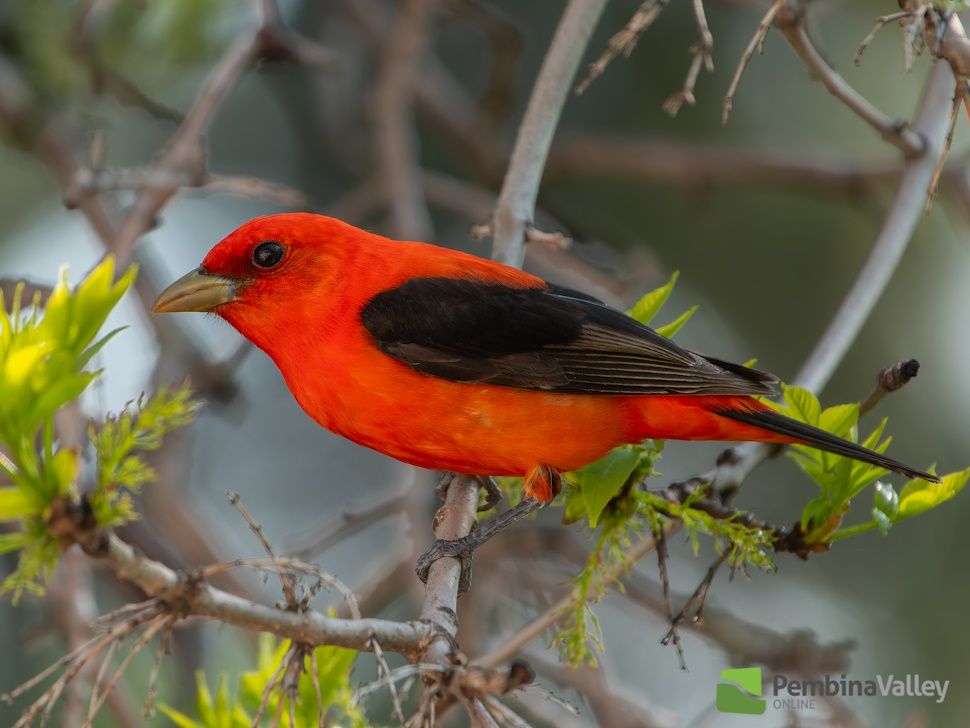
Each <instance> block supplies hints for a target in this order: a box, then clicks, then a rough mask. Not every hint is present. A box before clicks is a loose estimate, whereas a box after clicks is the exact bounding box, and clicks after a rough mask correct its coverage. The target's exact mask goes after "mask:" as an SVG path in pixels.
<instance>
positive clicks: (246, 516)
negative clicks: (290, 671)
mask: <svg viewBox="0 0 970 728" xmlns="http://www.w3.org/2000/svg"><path fill="white" fill-rule="evenodd" d="M224 493H225V496H226V500H227V501H229V505H231V506H232V507H233V508H235V509H236V510H237V511H239V515H241V516H242V517H243V520H244V521H246V525H247V526H249V530H250V531H252V532H253V533H254V534H256V538H257V539H259V543H260V544H261V545H262V547H263V550H264V551H265V552H266V554H267V555H268V556H269V557H270V559H271V560H274V561H275V560H276V552H275V551H273V545H272V544H271V543H270V542H269V539H268V538H266V534H265V533H263V527H262V526H260V525H259V523H258V522H257V521H256V519H255V518H253V515H252V514H251V513H250V512H249V511H248V510H247V509H246V506H244V505H243V502H242V499H241V498H240V497H239V494H238V493H234V492H233V491H231V490H229V489H228V488H227V489H226V490H225V491H224ZM278 573H279V577H280V584H281V585H282V587H283V597H284V598H285V599H286V606H287V608H288V609H289V610H290V611H293V612H295V611H297V610H298V609H299V606H300V605H299V602H298V601H297V598H296V584H295V583H294V580H293V577H292V575H290V573H289V572H287V571H283V570H280V571H279V572H278Z"/></svg>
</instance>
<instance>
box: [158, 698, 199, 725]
mask: <svg viewBox="0 0 970 728" xmlns="http://www.w3.org/2000/svg"><path fill="white" fill-rule="evenodd" d="M158 709H159V710H160V711H161V712H162V715H164V716H165V717H166V718H168V719H169V720H170V721H172V722H173V723H174V724H175V725H176V726H178V728H206V726H205V724H204V723H200V722H198V721H197V720H192V719H191V718H190V717H189V716H187V715H186V714H185V713H180V712H179V711H177V710H175V708H172V707H170V706H168V705H166V704H165V703H158Z"/></svg>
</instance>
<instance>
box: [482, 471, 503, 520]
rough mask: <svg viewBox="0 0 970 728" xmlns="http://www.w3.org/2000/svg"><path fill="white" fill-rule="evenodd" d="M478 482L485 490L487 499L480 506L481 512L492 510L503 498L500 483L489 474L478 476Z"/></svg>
mask: <svg viewBox="0 0 970 728" xmlns="http://www.w3.org/2000/svg"><path fill="white" fill-rule="evenodd" d="M477 480H478V484H479V485H480V486H481V487H482V489H483V490H484V491H485V501H484V502H483V503H482V504H481V505H480V506H479V507H478V512H479V513H484V512H485V511H490V510H492V509H493V508H494V507H495V506H497V505H498V504H499V502H500V501H501V500H502V491H501V490H499V487H498V485H497V484H496V483H495V481H494V480H492V479H491V478H490V477H488V476H487V475H483V476H481V477H479V478H477Z"/></svg>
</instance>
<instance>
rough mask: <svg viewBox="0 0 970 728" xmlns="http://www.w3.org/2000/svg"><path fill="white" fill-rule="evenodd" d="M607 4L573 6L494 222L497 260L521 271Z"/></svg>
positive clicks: (595, 0) (593, 1) (522, 130)
mask: <svg viewBox="0 0 970 728" xmlns="http://www.w3.org/2000/svg"><path fill="white" fill-rule="evenodd" d="M605 5H606V0H570V2H569V5H567V6H566V10H565V12H564V13H563V16H562V20H560V21H559V27H558V28H557V29H556V35H555V37H554V38H553V40H552V45H551V46H550V47H549V52H548V53H546V57H545V59H544V60H543V62H542V69H541V70H540V71H539V77H538V78H537V79H536V84H535V87H534V88H533V90H532V96H531V97H530V98H529V104H528V106H527V107H526V111H525V118H524V119H523V120H522V125H521V126H520V127H519V133H518V136H517V137H516V140H515V147H514V148H513V150H512V158H511V160H510V161H509V167H508V171H507V172H506V173H505V182H504V183H503V185H502V192H501V193H500V194H499V199H498V204H497V205H496V207H495V216H494V218H493V221H492V231H493V233H494V238H493V243H492V257H493V258H494V259H495V260H499V261H501V262H503V263H506V264H508V265H513V266H516V267H518V266H521V265H522V260H523V258H524V257H525V230H526V226H528V225H529V224H531V223H532V219H533V216H534V215H535V204H536V197H537V196H538V193H539V181H540V180H541V178H542V169H543V167H544V166H545V163H546V157H547V156H548V154H549V146H550V144H551V143H552V137H553V134H554V133H555V130H556V126H557V124H558V123H559V116H560V114H561V113H562V108H563V104H564V103H565V102H566V97H567V96H568V95H569V87H570V84H571V83H572V80H573V77H574V76H575V75H576V68H577V67H578V66H579V60H580V58H581V57H582V55H583V50H584V49H585V48H586V44H587V43H588V42H589V37H590V35H591V34H592V32H593V28H594V26H595V25H596V21H597V20H598V19H599V16H600V14H601V13H602V12H603V8H604V6H605Z"/></svg>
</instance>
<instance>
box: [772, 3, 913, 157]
mask: <svg viewBox="0 0 970 728" xmlns="http://www.w3.org/2000/svg"><path fill="white" fill-rule="evenodd" d="M775 26H776V27H777V28H778V30H779V31H781V33H782V35H784V36H785V38H786V39H787V40H788V42H789V44H791V47H792V48H793V49H794V51H795V53H797V54H798V57H799V58H801V59H802V61H803V62H804V63H805V65H806V66H808V68H809V70H810V71H811V72H812V75H814V76H815V78H817V79H818V80H819V81H821V82H822V85H823V86H825V88H826V89H828V92H829V93H830V94H832V95H833V96H835V98H837V99H838V100H839V101H841V102H842V103H843V104H845V105H846V106H847V107H848V108H849V109H850V110H851V111H852V112H853V113H854V114H856V116H858V117H859V118H860V119H862V120H863V121H864V122H866V123H867V124H868V125H869V126H871V127H872V128H873V129H875V130H876V131H877V132H879V134H880V135H881V136H882V138H883V139H885V140H886V141H887V142H889V143H890V144H892V145H894V146H896V147H898V148H899V149H900V150H901V151H902V152H903V154H905V155H906V156H907V157H913V156H918V155H919V154H921V153H922V152H923V150H924V146H925V144H924V140H923V137H922V136H921V135H920V134H919V133H918V132H915V131H913V130H911V129H909V128H908V127H907V126H906V125H905V124H901V123H899V122H895V121H893V120H892V119H890V118H889V117H887V116H886V115H885V114H883V113H882V112H881V111H879V109H877V108H876V107H875V106H873V105H872V104H871V103H869V102H868V101H867V100H866V99H864V98H863V97H862V96H861V95H860V94H859V92H858V91H856V90H855V89H854V88H852V87H851V86H850V85H849V84H848V83H846V81H845V79H844V78H842V76H840V75H839V74H838V73H836V72H835V71H834V70H833V69H832V67H831V66H829V64H828V63H826V62H825V59H824V58H822V56H821V54H820V53H819V52H818V50H817V49H816V48H815V45H814V44H813V43H812V40H811V39H810V38H809V37H808V33H806V32H805V9H804V8H803V7H802V5H801V3H800V2H799V0H786V1H785V2H783V3H782V4H781V6H780V7H779V9H778V12H777V13H776V15H775Z"/></svg>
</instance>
